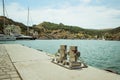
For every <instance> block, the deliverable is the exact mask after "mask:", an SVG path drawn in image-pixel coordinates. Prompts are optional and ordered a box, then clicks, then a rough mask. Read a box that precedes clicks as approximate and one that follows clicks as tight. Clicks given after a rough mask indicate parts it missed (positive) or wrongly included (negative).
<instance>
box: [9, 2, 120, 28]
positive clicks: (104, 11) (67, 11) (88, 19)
mask: <svg viewBox="0 0 120 80" xmlns="http://www.w3.org/2000/svg"><path fill="white" fill-rule="evenodd" d="M90 1H91V0H90ZM88 2H89V1H88ZM7 7H8V8H7V9H8V14H9V16H10V18H12V19H13V20H17V21H19V22H23V23H25V24H26V20H27V9H25V8H23V7H22V6H20V5H19V4H16V3H13V4H11V5H9V6H7ZM119 14H120V10H115V9H111V8H106V7H101V6H83V5H79V6H70V5H68V6H64V7H61V8H58V9H55V8H50V7H46V8H37V9H33V10H30V16H31V17H32V21H33V23H36V24H39V23H40V22H43V21H50V22H55V23H60V22H62V23H63V24H67V25H75V26H80V27H83V28H110V27H117V26H120V23H119V22H120V18H117V16H119Z"/></svg>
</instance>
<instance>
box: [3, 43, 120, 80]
mask: <svg viewBox="0 0 120 80" xmlns="http://www.w3.org/2000/svg"><path fill="white" fill-rule="evenodd" d="M2 45H4V46H5V48H6V50H7V52H8V54H9V56H10V58H11V60H12V63H13V64H14V65H15V67H16V69H17V70H18V73H19V74H20V76H21V78H22V79H23V80H64V79H67V80H78V79H81V80H119V79H120V75H118V74H114V73H110V72H107V71H104V70H101V69H98V68H94V67H91V66H89V67H88V68H83V69H80V70H67V69H65V68H63V67H60V66H58V65H55V64H53V63H51V58H50V56H48V55H47V54H46V53H45V52H41V51H38V50H35V49H33V48H28V47H26V46H22V45H20V44H2Z"/></svg>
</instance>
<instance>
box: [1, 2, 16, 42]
mask: <svg viewBox="0 0 120 80" xmlns="http://www.w3.org/2000/svg"><path fill="white" fill-rule="evenodd" d="M2 3H3V34H0V41H15V40H16V37H15V36H14V35H11V32H10V33H9V34H5V30H4V29H5V26H6V25H5V4H4V0H2Z"/></svg>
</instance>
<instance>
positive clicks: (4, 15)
mask: <svg viewBox="0 0 120 80" xmlns="http://www.w3.org/2000/svg"><path fill="white" fill-rule="evenodd" d="M2 2H3V30H4V28H5V1H4V0H2Z"/></svg>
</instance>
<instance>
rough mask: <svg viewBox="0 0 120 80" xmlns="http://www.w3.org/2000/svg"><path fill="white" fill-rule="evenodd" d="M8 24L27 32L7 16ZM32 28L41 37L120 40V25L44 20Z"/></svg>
mask: <svg viewBox="0 0 120 80" xmlns="http://www.w3.org/2000/svg"><path fill="white" fill-rule="evenodd" d="M5 21H6V25H7V24H14V25H18V26H20V28H21V30H22V34H26V29H27V28H26V26H25V25H24V24H22V23H19V22H15V21H13V20H11V19H8V18H5ZM2 26H3V17H0V33H2V32H3V27H2ZM30 30H32V31H37V32H38V38H39V39H106V40H120V27H117V28H114V29H103V30H96V29H83V28H81V27H78V26H69V25H64V24H62V23H59V24H55V23H51V22H43V23H40V24H38V25H33V26H32V27H30Z"/></svg>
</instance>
